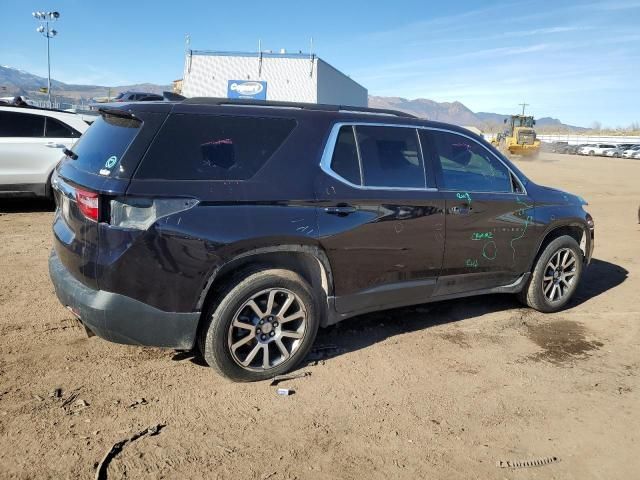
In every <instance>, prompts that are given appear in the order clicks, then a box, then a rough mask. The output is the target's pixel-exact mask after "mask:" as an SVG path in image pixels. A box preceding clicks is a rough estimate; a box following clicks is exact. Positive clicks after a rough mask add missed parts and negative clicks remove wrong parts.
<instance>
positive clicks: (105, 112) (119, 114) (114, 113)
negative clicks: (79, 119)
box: [98, 107, 139, 120]
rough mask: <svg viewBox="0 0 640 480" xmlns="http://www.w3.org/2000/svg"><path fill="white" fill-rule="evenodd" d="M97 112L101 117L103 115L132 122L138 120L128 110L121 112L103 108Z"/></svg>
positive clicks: (121, 110) (116, 109)
mask: <svg viewBox="0 0 640 480" xmlns="http://www.w3.org/2000/svg"><path fill="white" fill-rule="evenodd" d="M98 112H100V115H102V116H104V115H112V116H114V117H120V118H130V119H132V120H139V119H138V118H136V116H135V115H134V114H133V112H131V111H130V110H123V109H121V108H109V107H103V108H99V109H98Z"/></svg>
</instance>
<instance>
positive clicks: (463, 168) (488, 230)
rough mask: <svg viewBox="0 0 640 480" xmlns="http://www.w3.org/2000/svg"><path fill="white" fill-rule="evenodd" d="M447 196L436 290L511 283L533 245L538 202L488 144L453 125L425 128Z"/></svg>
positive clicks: (524, 265)
mask: <svg viewBox="0 0 640 480" xmlns="http://www.w3.org/2000/svg"><path fill="white" fill-rule="evenodd" d="M421 135H422V137H421V138H422V145H423V147H424V146H427V147H426V148H429V149H430V151H431V152H432V155H433V158H434V167H435V173H436V181H437V185H438V188H439V189H440V192H441V193H442V195H443V196H444V198H445V212H446V215H445V217H446V245H445V253H444V259H443V264H442V272H441V275H440V278H439V279H438V285H437V289H436V292H435V294H436V295H451V294H459V293H468V292H473V291H480V290H484V289H489V288H493V287H497V286H504V285H508V284H510V283H512V282H514V281H516V280H517V279H518V277H520V276H521V275H522V273H523V272H524V271H525V270H526V269H527V268H528V264H529V261H530V259H531V253H530V252H531V251H532V249H533V248H534V247H535V245H534V244H535V241H536V235H535V234H534V231H535V225H534V203H533V200H532V199H531V198H530V197H529V196H528V195H527V194H526V191H525V188H524V186H523V184H522V182H521V181H520V180H519V179H518V178H517V176H516V174H515V173H514V172H513V171H512V170H511V169H510V168H509V167H507V165H506V164H505V163H504V162H503V161H502V160H501V159H500V158H499V156H498V155H497V154H496V153H494V152H493V151H492V150H491V149H490V148H489V147H488V146H486V145H484V144H482V143H481V142H479V141H477V140H475V139H473V138H472V137H471V136H468V135H465V134H462V133H460V132H454V131H444V130H423V131H422V133H421Z"/></svg>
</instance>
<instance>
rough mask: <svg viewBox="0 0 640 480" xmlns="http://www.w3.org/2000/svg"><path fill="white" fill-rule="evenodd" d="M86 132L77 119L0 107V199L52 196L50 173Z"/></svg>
mask: <svg viewBox="0 0 640 480" xmlns="http://www.w3.org/2000/svg"><path fill="white" fill-rule="evenodd" d="M87 128H89V125H88V124H87V122H85V121H84V120H83V119H82V117H81V116H80V115H76V114H74V113H68V112H62V111H58V110H48V109H40V108H34V107H10V106H0V197H16V196H33V195H36V196H43V197H49V196H50V195H51V188H50V185H49V180H50V178H51V172H52V171H53V168H54V167H55V165H56V164H57V163H58V161H59V160H60V158H62V156H63V149H65V148H69V149H70V148H71V146H72V145H73V144H74V143H75V142H76V141H77V140H78V138H80V135H82V134H83V133H84V132H85V130H87Z"/></svg>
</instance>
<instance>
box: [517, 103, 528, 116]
mask: <svg viewBox="0 0 640 480" xmlns="http://www.w3.org/2000/svg"><path fill="white" fill-rule="evenodd" d="M518 105H522V116H523V117H524V107H528V106H530V104H529V103H519V104H518Z"/></svg>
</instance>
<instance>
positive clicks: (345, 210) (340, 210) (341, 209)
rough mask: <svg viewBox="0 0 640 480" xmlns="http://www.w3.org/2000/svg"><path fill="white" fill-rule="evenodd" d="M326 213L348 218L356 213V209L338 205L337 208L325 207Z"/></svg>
mask: <svg viewBox="0 0 640 480" xmlns="http://www.w3.org/2000/svg"><path fill="white" fill-rule="evenodd" d="M324 211H325V212H326V213H328V214H329V215H338V216H340V217H346V216H347V215H349V214H350V213H353V212H355V211H356V207H352V206H351V205H338V206H337V207H325V209H324Z"/></svg>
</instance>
